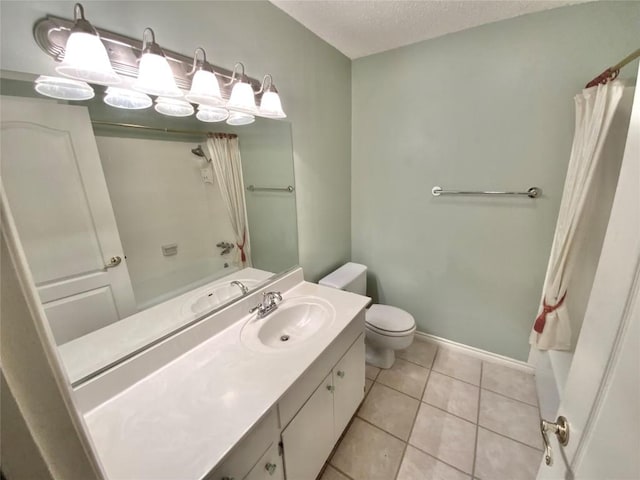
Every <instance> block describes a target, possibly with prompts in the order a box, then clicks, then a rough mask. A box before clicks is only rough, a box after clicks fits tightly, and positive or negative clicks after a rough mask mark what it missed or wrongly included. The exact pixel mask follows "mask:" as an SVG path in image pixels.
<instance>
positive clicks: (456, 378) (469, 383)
mask: <svg viewBox="0 0 640 480" xmlns="http://www.w3.org/2000/svg"><path fill="white" fill-rule="evenodd" d="M433 363H435V362H433ZM431 370H433V371H434V372H436V373H437V374H439V375H444V376H445V377H449V378H453V379H454V380H458V381H459V382H463V383H466V384H467V385H473V386H474V387H479V386H480V383H471V382H467V381H466V380H462V379H461V378H458V377H454V376H453V375H449V374H448V373H445V372H440V371H439V370H436V369H435V368H433V367H431Z"/></svg>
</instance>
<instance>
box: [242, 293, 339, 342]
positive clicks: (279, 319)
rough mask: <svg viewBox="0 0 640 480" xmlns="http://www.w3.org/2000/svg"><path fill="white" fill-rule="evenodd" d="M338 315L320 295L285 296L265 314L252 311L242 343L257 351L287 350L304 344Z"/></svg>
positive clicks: (245, 326) (244, 328) (244, 329)
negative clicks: (276, 307)
mask: <svg viewBox="0 0 640 480" xmlns="http://www.w3.org/2000/svg"><path fill="white" fill-rule="evenodd" d="M334 319H335V310H334V308H333V306H332V305H331V304H330V303H329V302H327V301H326V300H324V299H322V298H319V297H294V298H290V299H285V300H284V301H282V302H281V303H280V304H279V305H278V309H277V310H275V311H274V312H272V313H270V314H269V315H267V316H266V317H264V318H257V317H256V315H252V316H251V318H250V319H249V321H248V322H247V323H246V324H245V325H244V327H243V328H242V332H241V333H240V339H241V341H242V343H243V344H244V345H245V346H247V347H249V348H251V349H253V350H258V351H277V350H287V349H290V348H292V347H297V346H299V345H301V344H304V343H305V342H306V341H308V340H309V339H311V338H312V337H313V336H314V335H316V334H317V333H319V332H321V331H322V330H323V329H326V327H328V326H329V325H331V324H332V323H333V320H334Z"/></svg>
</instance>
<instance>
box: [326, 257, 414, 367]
mask: <svg viewBox="0 0 640 480" xmlns="http://www.w3.org/2000/svg"><path fill="white" fill-rule="evenodd" d="M318 284H320V285H325V286H328V287H333V288H339V289H341V290H346V291H348V292H352V293H357V294H360V295H365V294H366V291H367V267H366V266H365V265H361V264H359V263H352V262H349V263H346V264H344V265H343V266H342V267H340V268H338V269H337V270H335V271H334V272H332V273H330V274H329V275H327V276H326V277H324V278H322V279H321V280H320V281H319V282H318ZM415 331H416V322H415V320H414V318H413V316H412V315H411V314H410V313H408V312H405V311H404V310H402V309H400V308H397V307H392V306H390V305H378V304H374V305H371V307H369V309H368V310H367V312H366V318H365V344H366V352H367V353H366V355H367V363H368V364H370V365H373V366H375V367H378V368H391V366H392V365H393V362H394V361H395V358H396V355H395V352H396V350H402V349H404V348H407V347H409V345H411V343H412V342H413V337H414V334H415Z"/></svg>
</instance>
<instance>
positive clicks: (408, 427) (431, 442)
mask: <svg viewBox="0 0 640 480" xmlns="http://www.w3.org/2000/svg"><path fill="white" fill-rule="evenodd" d="M366 376H367V380H366V393H365V399H364V401H363V403H362V405H361V406H360V409H359V410H358V412H357V414H356V416H355V417H354V419H353V420H352V422H351V424H350V426H349V427H348V429H347V431H346V433H345V434H344V436H343V438H342V440H341V441H340V443H339V444H338V447H337V448H336V450H335V451H334V453H333V455H332V456H331V457H330V459H329V462H328V463H327V465H326V468H325V470H324V472H323V474H322V475H321V478H320V480H431V479H438V480H471V479H472V478H473V479H477V480H518V479H523V480H527V479H535V477H536V473H537V469H538V466H539V464H540V460H541V458H542V443H541V437H540V433H539V430H538V423H539V421H540V412H539V410H538V406H537V397H536V389H535V382H534V378H533V376H532V375H529V374H527V373H525V372H523V371H520V370H516V369H511V368H508V367H505V366H503V365H499V364H494V363H488V362H484V361H481V360H479V359H477V358H473V357H470V356H467V355H463V354H460V353H458V352H456V351H453V350H447V349H444V348H440V349H438V348H437V347H436V346H435V345H433V344H431V343H428V342H424V341H420V340H416V341H415V342H414V343H413V344H412V345H411V347H409V348H408V349H407V350H403V351H400V352H398V353H397V359H396V362H395V364H394V365H393V367H392V368H391V369H389V370H380V369H378V368H376V367H372V366H370V365H367V370H366Z"/></svg>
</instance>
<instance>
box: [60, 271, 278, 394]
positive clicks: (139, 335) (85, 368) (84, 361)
mask: <svg viewBox="0 0 640 480" xmlns="http://www.w3.org/2000/svg"><path fill="white" fill-rule="evenodd" d="M272 276H273V273H271V272H267V271H264V270H258V269H255V268H244V269H242V270H237V271H235V272H233V273H231V274H229V275H227V276H225V277H223V278H219V279H216V280H215V281H212V282H209V283H207V284H206V285H203V286H200V287H198V288H196V289H195V290H192V291H190V292H187V293H183V294H181V295H178V296H177V297H174V298H172V299H170V300H167V301H165V302H163V303H161V304H158V305H154V306H153V307H150V308H147V309H145V310H142V311H141V312H138V313H135V314H133V315H131V316H129V317H127V318H123V319H122V320H120V321H118V322H115V323H112V324H111V325H107V326H106V327H103V328H101V329H99V330H95V331H93V332H91V333H89V334H87V335H84V336H82V337H79V338H76V339H75V340H72V341H70V342H67V343H65V344H63V345H60V346H59V348H58V351H59V353H60V358H61V359H62V363H63V364H64V367H65V369H66V371H67V375H68V376H69V381H70V382H71V383H75V382H77V381H79V380H81V379H83V378H84V377H86V376H88V375H90V374H92V373H93V372H96V371H98V370H100V369H102V368H104V367H106V366H108V365H110V364H112V363H114V362H117V361H118V360H119V359H121V358H123V357H125V356H127V355H129V354H131V353H132V352H135V351H136V350H138V349H141V348H144V347H145V346H146V345H148V344H149V342H151V341H153V340H156V339H158V338H160V337H162V336H164V335H167V334H168V333H170V332H172V331H174V330H175V329H177V328H179V327H180V326H181V325H184V324H186V323H189V322H191V321H193V320H195V319H196V318H197V316H198V315H196V314H195V313H192V312H188V311H185V309H184V308H183V304H184V302H185V301H187V300H189V299H190V298H191V297H193V296H194V295H197V293H198V292H203V293H204V291H205V290H207V289H212V288H214V287H216V286H218V285H226V284H228V283H229V282H231V281H233V280H240V281H244V282H245V283H246V282H247V280H250V281H255V282H256V284H261V283H263V282H266V281H267V280H268V279H269V278H270V277H272ZM251 288H255V287H254V286H252V287H251ZM239 296H240V289H238V297H239Z"/></svg>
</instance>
